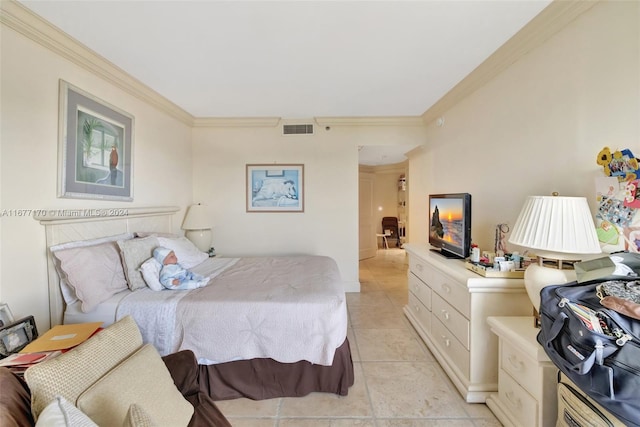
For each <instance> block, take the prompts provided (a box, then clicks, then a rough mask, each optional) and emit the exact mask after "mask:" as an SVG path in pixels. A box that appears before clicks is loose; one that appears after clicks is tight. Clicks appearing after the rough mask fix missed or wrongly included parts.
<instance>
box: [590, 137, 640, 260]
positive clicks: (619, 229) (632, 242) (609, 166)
mask: <svg viewBox="0 0 640 427" xmlns="http://www.w3.org/2000/svg"><path fill="white" fill-rule="evenodd" d="M598 164H599V165H601V166H602V168H603V171H604V175H605V176H603V177H599V178H596V196H597V201H598V211H597V213H596V232H597V234H598V239H599V240H600V243H601V244H602V245H603V251H604V252H607V253H612V252H617V251H629V252H635V253H640V215H638V214H637V213H638V210H639V209H640V162H639V161H638V159H637V158H636V157H635V156H634V155H633V153H632V152H631V150H629V149H624V150H620V151H615V152H612V151H611V150H610V149H609V148H608V147H605V148H603V149H602V151H600V153H599V154H598Z"/></svg>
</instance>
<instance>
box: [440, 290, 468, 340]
mask: <svg viewBox="0 0 640 427" xmlns="http://www.w3.org/2000/svg"><path fill="white" fill-rule="evenodd" d="M431 313H432V315H433V316H434V317H436V318H437V319H438V320H440V322H442V324H443V325H444V326H445V327H446V328H447V329H448V330H449V331H451V332H452V333H453V334H454V335H455V336H456V338H457V339H458V341H460V342H461V343H462V345H464V347H465V348H466V349H467V350H469V320H468V319H467V318H466V317H464V316H463V315H462V314H460V312H459V311H458V310H456V309H455V308H453V306H451V305H450V304H448V303H447V302H446V301H445V300H443V299H442V298H441V297H440V296H439V295H437V294H436V295H433V305H432V307H431Z"/></svg>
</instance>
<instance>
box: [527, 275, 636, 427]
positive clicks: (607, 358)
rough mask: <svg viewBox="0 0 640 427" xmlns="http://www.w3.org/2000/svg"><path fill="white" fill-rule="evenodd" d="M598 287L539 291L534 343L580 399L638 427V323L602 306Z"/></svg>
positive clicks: (558, 287)
mask: <svg viewBox="0 0 640 427" xmlns="http://www.w3.org/2000/svg"><path fill="white" fill-rule="evenodd" d="M630 280H632V279H630ZM602 282H603V281H602V280H595V281H591V282H586V283H577V282H574V283H571V284H568V285H552V286H547V287H545V288H543V289H542V291H541V292H540V299H541V302H540V332H539V333H538V336H537V339H538V342H539V343H540V345H542V347H543V348H544V350H545V352H546V353H547V355H548V356H549V358H550V359H551V361H552V362H553V363H554V364H555V365H556V366H557V367H558V369H560V370H561V371H562V372H563V373H564V374H565V375H566V376H568V377H569V378H570V379H571V380H572V381H573V382H574V383H575V384H576V385H577V386H578V387H579V388H580V389H581V390H582V391H583V392H584V393H586V394H587V395H588V396H589V397H591V398H592V399H594V400H595V401H596V402H598V403H599V404H600V405H602V406H603V407H604V408H606V409H607V410H608V411H609V412H611V413H612V414H613V415H614V416H616V417H617V418H619V419H620V420H621V421H623V422H624V423H625V424H626V425H629V426H637V427H640V397H639V396H640V395H639V392H640V321H638V320H635V319H633V318H630V317H627V316H624V315H622V314H620V313H617V312H616V311H613V310H610V309H607V308H606V307H604V306H603V305H601V304H600V299H599V297H598V295H597V293H596V287H597V286H598V284H600V283H602Z"/></svg>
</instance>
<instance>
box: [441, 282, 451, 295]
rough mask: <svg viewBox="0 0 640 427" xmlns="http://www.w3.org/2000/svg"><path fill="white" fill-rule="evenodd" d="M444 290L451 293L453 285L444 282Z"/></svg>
mask: <svg viewBox="0 0 640 427" xmlns="http://www.w3.org/2000/svg"><path fill="white" fill-rule="evenodd" d="M442 290H443V291H445V292H446V293H448V294H450V293H451V286H449V285H447V284H446V283H443V284H442Z"/></svg>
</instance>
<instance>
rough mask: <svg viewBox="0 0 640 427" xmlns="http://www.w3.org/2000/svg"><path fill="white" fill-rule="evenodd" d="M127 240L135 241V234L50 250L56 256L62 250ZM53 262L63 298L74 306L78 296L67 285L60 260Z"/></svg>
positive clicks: (84, 241)
mask: <svg viewBox="0 0 640 427" xmlns="http://www.w3.org/2000/svg"><path fill="white" fill-rule="evenodd" d="M127 239H133V233H122V234H117V235H115V236H108V237H100V238H98V239H89V240H76V241H73V242H66V243H61V244H59V245H54V246H51V247H50V248H49V250H50V251H51V253H52V254H55V252H56V251H59V250H62V249H72V248H84V247H87V246H95V245H99V244H101V243H107V242H116V241H118V240H127ZM52 260H53V265H54V267H55V269H56V271H57V272H58V277H59V278H60V290H61V292H62V297H63V298H64V302H65V303H67V305H70V304H73V303H74V302H76V301H78V296H77V295H76V293H75V290H74V289H73V288H72V287H71V286H69V283H67V280H66V277H65V274H64V272H63V271H62V269H61V268H60V260H59V259H58V258H56V257H55V256H54V257H52Z"/></svg>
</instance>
